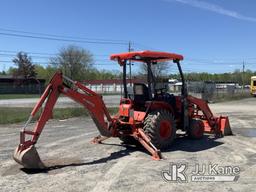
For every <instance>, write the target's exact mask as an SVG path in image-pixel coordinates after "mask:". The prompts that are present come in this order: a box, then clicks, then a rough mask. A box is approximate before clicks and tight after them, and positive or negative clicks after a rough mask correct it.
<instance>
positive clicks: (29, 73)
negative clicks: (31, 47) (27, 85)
mask: <svg viewBox="0 0 256 192" xmlns="http://www.w3.org/2000/svg"><path fill="white" fill-rule="evenodd" d="M12 61H13V63H14V64H15V65H16V66H17V67H18V68H17V69H12V72H13V74H12V75H14V76H22V77H24V78H25V79H29V78H35V77H36V75H37V74H36V71H35V65H34V64H33V63H32V59H31V57H29V56H28V55H27V53H24V52H18V53H17V56H16V57H15V58H14V59H13V60H12Z"/></svg>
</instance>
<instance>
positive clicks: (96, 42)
mask: <svg viewBox="0 0 256 192" xmlns="http://www.w3.org/2000/svg"><path fill="white" fill-rule="evenodd" d="M0 35H4V36H12V37H24V38H32V39H43V40H53V41H64V42H73V43H74V42H76V43H91V44H105V45H107V44H108V45H127V43H119V42H105V41H86V40H76V39H64V38H55V37H43V36H35V35H22V34H17V33H3V32H0Z"/></svg>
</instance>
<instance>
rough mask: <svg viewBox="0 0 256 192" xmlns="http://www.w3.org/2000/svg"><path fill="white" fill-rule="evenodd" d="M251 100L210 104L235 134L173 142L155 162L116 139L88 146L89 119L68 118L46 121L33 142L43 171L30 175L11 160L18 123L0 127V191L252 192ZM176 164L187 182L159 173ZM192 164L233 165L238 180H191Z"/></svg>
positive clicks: (255, 117) (254, 113)
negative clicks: (168, 179)
mask: <svg viewBox="0 0 256 192" xmlns="http://www.w3.org/2000/svg"><path fill="white" fill-rule="evenodd" d="M255 102H256V100H255V98H250V99H244V100H240V101H232V102H225V103H218V104H211V109H212V110H213V111H214V113H217V114H224V115H228V116H229V117H230V123H231V126H232V129H233V132H234V133H235V135H234V136H227V137H224V138H220V139H214V138H212V137H210V136H209V135H205V137H204V138H203V139H202V140H197V141H196V140H189V139H188V138H184V137H180V138H177V139H176V141H175V143H174V144H173V146H172V147H171V149H169V150H168V151H164V152H163V156H164V157H165V160H161V161H154V160H152V159H151V158H150V156H149V155H148V154H147V153H146V152H145V150H143V148H139V149H138V148H135V147H134V146H123V145H121V142H120V141H119V139H117V138H111V139H108V140H106V141H104V144H99V145H95V144H90V140H91V139H92V138H93V137H94V136H96V135H97V130H96V127H95V125H94V124H93V122H92V120H91V119H89V118H71V119H67V120H62V121H56V120H51V121H49V122H48V124H47V125H46V127H45V129H44V131H43V133H42V135H41V137H40V139H39V142H38V144H37V149H38V152H39V154H40V156H41V159H42V160H43V162H44V163H45V164H46V165H47V167H48V168H47V169H46V170H44V171H41V172H31V171H27V170H24V169H21V167H20V166H19V165H18V164H16V163H15V162H14V161H13V160H12V154H13V151H14V149H15V147H16V146H17V144H18V142H19V129H20V127H21V126H22V125H21V124H15V125H5V126H0V177H1V179H0V191H4V192H8V191H10V192H12V191H54V192H56V191H62V192H64V191H72V192H73V191H97V192H98V191H218V192H219V191H228V192H232V191H255V188H256V123H255V122H256V109H255ZM31 126H32V125H31ZM181 162H182V163H186V164H187V165H188V169H187V170H186V173H187V175H188V182H187V183H176V182H166V181H164V180H163V178H162V176H161V173H162V171H163V170H169V163H174V164H175V163H176V164H178V163H181ZM196 163H199V164H200V165H202V164H207V165H208V164H218V165H220V166H239V168H240V174H239V178H238V181H235V182H192V181H191V179H190V176H191V171H192V169H194V166H195V164H196Z"/></svg>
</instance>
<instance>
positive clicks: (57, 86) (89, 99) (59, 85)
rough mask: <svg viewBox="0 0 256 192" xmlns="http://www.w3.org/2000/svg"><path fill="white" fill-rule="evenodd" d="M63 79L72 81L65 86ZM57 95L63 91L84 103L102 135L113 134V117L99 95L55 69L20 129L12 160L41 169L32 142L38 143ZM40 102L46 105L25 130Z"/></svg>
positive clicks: (40, 104) (50, 115) (40, 105)
mask: <svg viewBox="0 0 256 192" xmlns="http://www.w3.org/2000/svg"><path fill="white" fill-rule="evenodd" d="M64 80H65V81H67V82H69V83H71V86H68V85H67V84H66V83H65V82H64ZM60 94H64V95H66V96H68V97H69V98H71V99H72V100H74V101H76V102H77V103H79V104H81V105H83V106H84V107H85V108H86V109H87V110H88V112H89V114H90V116H91V117H92V119H93V120H94V122H95V124H96V126H97V128H98V130H99V132H100V134H101V135H102V136H105V137H110V136H111V135H112V132H111V127H112V125H113V120H112V118H111V116H110V114H109V112H108V110H107V108H106V105H105V103H104V102H103V100H102V97H101V96H100V95H98V94H97V93H95V92H93V91H92V90H90V89H88V88H87V87H86V86H84V85H83V84H82V83H80V82H77V81H73V80H71V79H69V78H67V77H65V76H63V75H62V73H61V72H56V73H55V75H54V76H53V78H52V79H51V81H50V83H49V85H48V86H47V87H46V89H45V91H44V93H43V94H42V96H41V98H40V100H39V101H38V102H37V104H36V105H35V107H34V109H33V110H32V112H31V114H30V117H29V119H28V121H27V122H26V124H25V126H24V127H23V128H22V130H21V132H20V144H19V146H18V147H17V149H16V150H15V153H14V160H15V161H17V162H18V163H20V164H22V165H24V167H29V168H34V167H35V168H42V166H43V164H42V163H41V160H40V158H39V156H38V153H37V151H36V149H35V147H34V145H35V144H36V143H37V141H38V138H39V136H40V134H41V132H42V130H43V128H44V126H45V124H46V122H47V121H48V120H49V119H50V118H51V117H52V112H53V108H54V105H55V104H56V102H57V99H58V97H59V95H60ZM43 104H45V106H44V108H43V111H42V113H41V114H40V117H39V119H38V121H37V122H36V125H35V127H34V129H33V131H29V130H26V127H27V125H28V124H29V123H30V121H31V120H32V118H33V117H34V116H35V114H36V113H37V112H38V111H39V109H40V108H41V107H42V105H43ZM27 135H31V138H30V139H28V140H27V139H26V136H27ZM24 154H25V155H24ZM31 158H34V159H37V160H35V161H34V162H33V160H32V161H30V160H27V159H31ZM38 159H39V161H38ZM27 162H32V164H26V163H27Z"/></svg>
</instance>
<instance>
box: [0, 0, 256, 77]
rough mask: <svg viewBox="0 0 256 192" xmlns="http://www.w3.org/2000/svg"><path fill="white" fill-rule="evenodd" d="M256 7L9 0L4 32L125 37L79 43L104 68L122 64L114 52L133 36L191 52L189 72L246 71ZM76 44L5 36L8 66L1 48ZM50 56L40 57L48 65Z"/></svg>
mask: <svg viewBox="0 0 256 192" xmlns="http://www.w3.org/2000/svg"><path fill="white" fill-rule="evenodd" d="M255 10H256V1H254V0H129V1H127V0H126V1H124V0H108V1H104V0H93V1H92V0H72V1H71V0H37V1H35V0H23V1H20V0H3V1H1V6H0V23H1V25H0V33H10V31H9V32H8V31H4V30H3V29H10V30H19V31H27V32H34V33H46V34H54V35H62V36H72V37H83V38H89V39H110V40H111V41H112V40H121V42H122V43H124V44H118V45H116V44H115V45H111V44H95V43H93V44H92V43H77V42H76V43H73V44H76V45H78V46H81V47H84V48H86V49H88V50H90V51H91V52H92V53H93V54H94V55H95V56H94V58H95V64H96V65H95V66H96V67H97V68H99V69H107V70H112V69H119V67H118V65H115V64H113V62H110V61H108V58H109V57H108V55H109V54H111V53H118V52H124V51H127V49H128V45H127V42H128V41H131V42H132V48H133V49H135V50H144V49H153V50H161V51H168V52H175V53H179V54H182V55H184V57H185V60H184V62H183V68H184V70H185V71H186V72H190V71H194V72H199V71H200V72H202V71H204V72H211V73H221V72H230V71H233V70H235V69H241V68H242V62H243V60H244V61H245V67H246V69H251V70H254V71H255V70H256V38H255V34H256V12H255ZM114 42H117V41H114ZM118 42H119V41H118ZM68 44H70V42H63V41H50V40H45V39H44V40H43V39H31V38H20V37H12V36H5V35H1V34H0V70H3V69H5V70H6V69H8V68H9V67H10V66H13V65H12V64H11V62H7V61H11V60H12V57H13V56H12V55H11V54H10V53H9V54H10V55H9V56H8V55H6V52H1V51H26V52H39V53H50V54H54V53H57V52H58V50H59V49H60V48H61V47H63V46H66V45H68ZM1 53H2V55H1ZM12 54H14V53H12ZM40 56H41V57H40ZM45 57H46V56H42V55H37V56H34V57H33V55H32V59H33V60H34V61H35V62H41V63H43V64H45V63H46V62H47V58H45ZM135 69H136V68H135ZM170 72H172V69H171V70H170Z"/></svg>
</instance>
